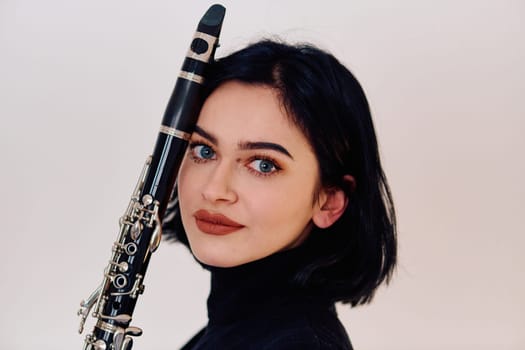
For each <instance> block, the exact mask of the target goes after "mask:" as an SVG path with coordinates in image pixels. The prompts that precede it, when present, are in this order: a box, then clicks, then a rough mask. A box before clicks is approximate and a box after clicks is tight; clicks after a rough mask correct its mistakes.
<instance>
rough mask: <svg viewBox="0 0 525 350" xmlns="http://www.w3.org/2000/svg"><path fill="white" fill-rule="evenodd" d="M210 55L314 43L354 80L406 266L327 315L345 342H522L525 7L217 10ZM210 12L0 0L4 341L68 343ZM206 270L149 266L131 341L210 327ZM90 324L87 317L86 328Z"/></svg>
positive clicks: (381, 345)
mask: <svg viewBox="0 0 525 350" xmlns="http://www.w3.org/2000/svg"><path fill="white" fill-rule="evenodd" d="M223 3H224V5H225V6H226V7H227V17H226V20H225V23H224V27H223V34H222V37H221V42H222V46H221V48H220V49H219V51H218V52H217V54H218V56H222V55H224V54H226V53H228V52H231V51H233V50H235V49H238V48H240V47H242V46H243V45H245V44H246V43H248V42H250V41H254V40H257V39H259V38H261V37H262V36H268V35H274V34H278V35H279V36H281V37H283V38H285V39H288V40H290V41H311V42H313V43H316V44H318V45H319V46H321V47H322V48H324V49H327V50H329V51H331V52H333V53H334V54H335V55H336V56H337V57H339V58H340V60H341V61H343V62H344V63H345V64H346V65H347V66H348V67H349V68H350V69H351V70H352V71H353V72H354V73H355V75H356V76H357V77H358V79H359V80H360V81H361V82H362V84H363V86H364V88H365V90H366V92H367V94H368V97H369V99H370V103H371V106H372V110H373V114H374V120H375V124H376V128H377V133H378V136H379V140H380V146H381V153H382V157H383V161H384V166H385V170H386V172H387V175H388V177H389V180H390V183H391V186H392V189H393V193H394V197H395V201H396V204H397V210H398V216H399V242H400V264H399V268H398V270H397V273H396V276H395V279H394V281H393V283H392V284H391V286H390V287H389V288H383V289H381V290H380V292H379V293H378V295H377V298H376V300H375V301H374V303H372V304H371V305H370V306H365V307H360V308H357V309H350V308H348V307H347V306H341V307H339V313H340V316H341V319H342V320H343V322H344V324H345V326H346V328H347V329H348V332H349V334H350V336H351V339H352V342H353V343H354V346H355V348H356V349H357V350H365V349H370V350H379V349H386V350H420V349H429V350H434V349H451V350H452V349H454V350H455V349H457V350H469V349H476V350H485V349H491V350H492V349H498V350H518V349H524V348H525V331H524V330H525V301H524V296H525V283H524V281H523V278H524V277H525V275H524V267H525V258H524V254H523V252H522V251H523V246H524V244H525V230H524V229H523V223H522V219H523V214H524V195H525V186H524V184H523V181H524V180H523V179H524V177H525V171H524V170H525V169H524V157H523V153H524V151H525V147H524V146H525V141H524V137H523V134H524V131H525V130H524V129H525V128H524V126H525V123H524V121H523V120H524V117H525V113H524V112H525V107H524V102H523V95H524V92H525V68H524V66H525V39H524V37H525V36H524V34H525V28H524V27H525V2H524V1H523V0H514V1H512V0H493V1H486V0H459V1H458V0H455V1H453V0H441V1H429V0H397V1H389V0H366V1H365V0H353V1H328V0H325V1H316V2H306V1H284V0H280V1H273V0H272V1H258V2H254V1H233V0H232V1H224V2H223ZM210 4H211V3H210V2H208V1H174V0H172V1H163V0H152V1H130V0H127V1H123V0H114V1H102V0H90V1H77V0H67V1H66V0H47V1H37V0H32V1H31V0H18V1H14V0H13V1H11V0H0V117H1V129H0V152H1V154H0V155H1V158H0V162H1V172H0V191H1V198H0V216H1V226H0V235H1V236H0V239H1V240H0V244H1V247H2V248H1V249H2V263H1V264H0V281H1V282H0V283H1V288H0V302H1V304H0V305H1V307H0V348H1V349H20V350H26V349H27V350H29V349H40V350H47V349H49V350H51V349H74V348H77V349H80V348H81V346H82V343H83V336H79V335H78V334H76V330H77V326H78V319H77V317H76V310H77V307H78V304H79V302H80V300H81V299H82V298H85V297H87V296H88V294H89V293H90V292H91V291H92V290H93V289H94V288H95V287H96V286H97V285H98V284H99V283H100V281H101V279H102V271H103V268H104V266H105V264H106V263H107V260H108V259H109V256H110V249H111V245H112V242H113V240H114V239H115V238H116V234H117V220H118V217H119V216H120V215H121V214H122V213H123V211H124V209H125V207H126V205H127V202H128V200H129V196H130V195H131V191H132V188H133V186H134V185H135V181H136V179H137V177H138V175H139V171H140V169H141V167H142V164H143V162H144V160H145V158H146V156H147V155H148V154H149V153H150V152H151V151H152V148H153V143H154V141H155V137H156V133H157V130H158V126H159V123H160V120H161V116H162V114H163V112H164V108H165V105H166V103H167V100H168V98H169V95H170V93H171V90H172V87H173V84H174V82H175V79H176V76H177V75H178V71H179V68H180V65H181V63H182V60H183V57H184V55H185V53H186V50H187V47H188V45H189V42H190V39H191V36H192V34H193V31H194V29H195V26H196V24H197V22H198V20H199V18H200V16H201V15H202V14H203V13H204V12H205V10H206V9H207V7H208V6H209V5H210ZM207 293H208V275H207V273H206V272H205V271H203V270H201V269H200V267H199V266H198V265H197V264H195V263H194V262H193V260H192V258H191V256H190V254H189V253H188V252H187V251H186V250H185V249H183V248H182V247H180V246H178V245H173V244H163V245H161V247H160V249H159V251H158V253H156V254H155V255H154V256H153V258H152V261H151V264H150V268H149V272H148V276H147V278H146V291H145V294H144V295H143V296H142V297H141V298H140V300H139V304H138V306H137V309H136V312H135V315H134V316H135V317H134V319H135V321H134V324H135V325H137V326H140V327H142V328H143V329H144V335H143V336H142V337H141V338H139V339H137V342H136V345H135V347H134V348H136V349H160V350H163V349H177V348H178V347H179V346H180V345H182V344H183V343H184V342H185V341H186V340H187V339H188V338H189V337H190V336H191V335H192V334H193V333H194V332H195V331H197V330H198V329H199V328H200V327H201V326H203V325H204V324H205V321H206V310H205V299H206V297H207ZM91 326H92V324H91V323H90V324H89V327H88V329H90V328H91Z"/></svg>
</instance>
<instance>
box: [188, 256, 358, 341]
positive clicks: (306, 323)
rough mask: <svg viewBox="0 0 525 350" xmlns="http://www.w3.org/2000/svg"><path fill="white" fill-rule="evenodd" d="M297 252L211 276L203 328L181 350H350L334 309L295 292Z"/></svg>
mask: <svg viewBox="0 0 525 350" xmlns="http://www.w3.org/2000/svg"><path fill="white" fill-rule="evenodd" d="M305 261H306V260H305V253H304V252H303V251H302V249H301V247H299V248H295V249H292V250H288V251H285V252H280V253H277V254H274V255H271V256H269V257H266V258H264V259H261V260H257V261H254V262H251V263H248V264H245V265H241V266H237V267H232V268H218V267H210V266H206V268H207V269H208V270H210V271H211V292H210V295H209V298H208V319H209V320H208V325H207V326H206V327H205V328H203V329H202V330H201V331H200V332H199V333H198V334H197V335H195V337H194V338H193V339H191V340H190V341H189V342H188V343H187V344H186V345H185V346H184V347H183V348H182V349H181V350H209V349H217V350H241V349H242V350H270V349H272V350H273V349H276V350H295V349H297V350H299V349H301V350H306V349H313V350H314V349H338V350H351V349H352V346H351V345H350V341H349V339H348V335H347V334H346V332H345V329H344V328H343V326H342V325H341V323H340V322H339V320H338V318H337V314H336V312H335V307H334V303H333V302H332V301H330V299H328V298H327V297H324V296H323V295H322V293H319V292H317V291H315V290H314V289H311V288H305V287H300V286H298V285H297V284H296V283H294V282H293V277H294V276H295V274H296V273H297V271H298V270H299V268H300V267H301V266H304V262H305Z"/></svg>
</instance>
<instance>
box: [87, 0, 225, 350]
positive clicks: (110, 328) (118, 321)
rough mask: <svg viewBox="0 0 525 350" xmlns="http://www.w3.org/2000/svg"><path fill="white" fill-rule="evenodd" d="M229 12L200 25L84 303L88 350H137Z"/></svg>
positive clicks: (214, 13)
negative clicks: (137, 323) (145, 297)
mask: <svg viewBox="0 0 525 350" xmlns="http://www.w3.org/2000/svg"><path fill="white" fill-rule="evenodd" d="M224 15H225V8H224V7H223V6H221V5H213V6H211V7H210V8H209V9H208V11H207V12H206V13H205V14H204V16H203V17H202V19H201V21H200V22H199V24H198V27H197V31H196V32H195V35H194V38H193V40H192V42H191V46H190V48H189V50H188V54H187V56H186V58H185V60H184V63H183V65H182V70H181V72H180V74H179V77H178V78H177V81H176V83H175V88H174V90H173V93H172V95H171V97H170V100H169V102H168V105H167V107H166V111H165V113H164V117H163V119H162V123H161V126H160V131H159V134H158V137H157V142H156V144H155V147H154V150H153V153H152V155H151V156H149V157H148V159H147V160H146V163H145V165H144V168H143V169H142V172H141V174H140V176H139V180H138V182H137V185H136V186H135V189H134V191H133V194H132V196H131V200H130V202H129V204H128V207H127V209H126V211H125V213H124V215H123V216H122V217H121V218H120V222H119V224H120V229H119V233H118V237H117V240H116V241H115V243H114V244H113V249H112V254H111V259H110V261H109V264H108V265H107V266H106V268H105V270H104V278H103V280H102V283H101V284H100V286H99V287H98V288H97V289H96V290H95V291H94V292H93V293H92V294H91V295H90V296H89V297H88V298H87V299H86V300H83V301H82V302H81V303H80V310H79V311H78V315H79V316H80V317H81V320H80V328H79V333H82V332H83V329H84V324H85V322H86V319H87V317H88V315H89V313H90V312H91V313H92V316H93V317H94V318H95V319H96V321H95V322H96V323H95V326H94V328H93V331H92V332H91V333H89V334H88V335H87V336H86V339H85V342H84V347H83V349H84V350H131V348H132V346H133V338H132V336H140V335H141V334H142V330H141V329H140V328H138V327H134V326H131V325H130V323H131V320H132V316H133V311H134V309H135V305H136V303H137V298H138V296H139V295H140V294H142V293H143V291H144V284H143V282H144V277H145V274H146V269H147V267H148V263H149V260H150V258H151V255H152V253H153V252H155V250H156V249H157V247H158V246H159V244H160V240H161V235H162V230H161V226H162V219H163V216H164V211H165V209H166V206H167V204H168V201H169V199H170V196H171V193H172V191H173V187H174V185H175V181H176V177H177V173H178V170H179V167H180V165H181V162H182V158H183V156H184V153H185V151H186V148H187V145H188V140H189V138H190V136H191V133H192V132H193V129H194V127H195V124H196V122H197V118H198V116H199V112H200V109H201V107H202V103H203V96H202V92H203V82H204V79H205V77H204V76H205V70H206V66H207V64H208V63H209V62H211V61H212V60H213V59H214V54H215V49H216V48H217V45H218V38H219V34H220V31H221V27H222V22H223V19H224Z"/></svg>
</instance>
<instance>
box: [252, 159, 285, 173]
mask: <svg viewBox="0 0 525 350" xmlns="http://www.w3.org/2000/svg"><path fill="white" fill-rule="evenodd" d="M250 167H251V168H252V169H253V170H255V171H257V172H259V173H261V174H264V175H270V174H272V173H274V172H276V171H278V170H280V169H279V168H278V167H277V165H276V164H275V163H274V162H273V161H271V160H268V159H255V160H254V161H252V162H251V163H250Z"/></svg>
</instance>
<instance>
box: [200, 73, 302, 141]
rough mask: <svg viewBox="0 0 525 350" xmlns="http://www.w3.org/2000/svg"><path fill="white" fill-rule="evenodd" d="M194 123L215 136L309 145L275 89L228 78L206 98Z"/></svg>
mask: <svg viewBox="0 0 525 350" xmlns="http://www.w3.org/2000/svg"><path fill="white" fill-rule="evenodd" d="M198 125H199V126H200V127H201V128H203V129H206V130H207V131H209V132H211V133H213V134H214V135H216V136H217V137H218V138H224V139H229V140H231V141H235V142H237V141H238V140H240V139H242V140H247V141H274V142H277V141H278V142H286V143H292V144H297V145H303V146H304V145H306V146H309V143H308V141H307V139H306V138H305V136H304V135H303V133H302V132H301V130H300V129H299V128H298V127H297V126H296V125H295V123H294V121H293V118H291V117H290V116H289V115H288V114H287V112H286V109H285V108H284V106H283V104H282V102H281V99H280V98H279V94H278V92H277V90H275V89H274V88H271V87H269V86H265V85H251V84H247V83H243V82H239V81H229V82H226V83H224V84H222V85H220V86H219V87H218V88H217V89H215V91H214V92H213V93H212V94H211V95H210V96H209V97H208V98H207V100H206V102H205V103H204V106H203V108H202V110H201V114H200V116H199V120H198Z"/></svg>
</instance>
